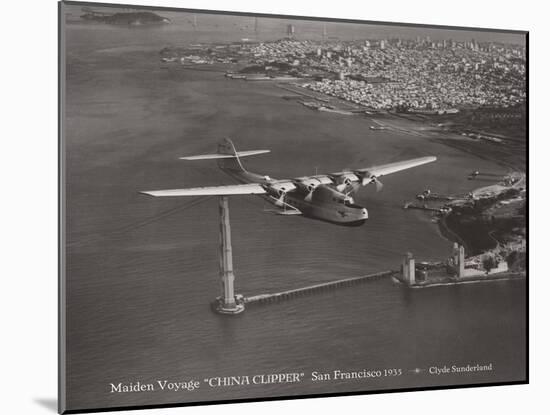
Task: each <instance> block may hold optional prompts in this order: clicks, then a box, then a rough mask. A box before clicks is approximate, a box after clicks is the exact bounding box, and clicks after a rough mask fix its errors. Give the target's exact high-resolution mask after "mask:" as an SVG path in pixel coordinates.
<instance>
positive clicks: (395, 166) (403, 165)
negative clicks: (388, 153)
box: [356, 157, 437, 177]
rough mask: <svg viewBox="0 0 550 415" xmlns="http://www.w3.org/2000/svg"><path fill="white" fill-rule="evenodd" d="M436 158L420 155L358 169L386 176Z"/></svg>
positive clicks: (376, 175) (372, 174) (362, 171)
mask: <svg viewBox="0 0 550 415" xmlns="http://www.w3.org/2000/svg"><path fill="white" fill-rule="evenodd" d="M436 160H437V157H420V158H417V159H412V160H405V161H398V162H395V163H388V164H382V165H380V166H373V167H369V168H366V169H358V170H356V171H358V172H361V173H369V175H370V176H375V177H380V176H385V175H387V174H391V173H395V172H398V171H401V170H406V169H410V168H412V167H416V166H421V165H422V164H426V163H431V162H433V161H436Z"/></svg>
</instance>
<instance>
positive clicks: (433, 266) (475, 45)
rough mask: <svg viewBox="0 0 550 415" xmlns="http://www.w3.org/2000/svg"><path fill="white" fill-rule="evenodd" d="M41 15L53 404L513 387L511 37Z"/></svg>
mask: <svg viewBox="0 0 550 415" xmlns="http://www.w3.org/2000/svg"><path fill="white" fill-rule="evenodd" d="M59 24H60V32H59V35H60V45H59V47H60V51H59V52H60V67H59V73H60V160H61V162H60V247H59V252H60V373H59V376H60V390H59V405H60V406H59V410H60V412H62V413H70V412H86V411H90V410H102V409H103V410H112V409H131V408H143V407H163V406H179V405H188V404H195V403H212V402H234V401H248V400H266V399H275V398H287V399H291V398H304V397H312V396H328V395H331V396H334V395H343V394H344V395H345V394H357V393H370V392H375V391H401V390H403V391H405V390H411V389H415V390H417V389H430V388H446V387H461V386H476V385H500V384H516V383H526V382H527V330H528V327H527V317H526V315H527V314H526V307H527V294H526V293H527V245H526V241H527V232H528V229H527V200H528V197H527V162H528V160H527V146H528V141H527V136H528V135H527V121H528V111H527V65H528V51H527V47H528V45H527V35H528V34H527V32H520V31H507V30H500V29H499V30H497V29H476V28H458V27H444V26H426V25H410V24H398V23H380V22H378V23H377V22H363V21H351V20H350V21H346V20H336V19H330V18H311V17H293V16H270V15H255V14H249V13H227V12H215V11H204V10H187V9H169V8H150V7H140V6H130V5H125V6H121V5H109V4H94V3H79V2H71V1H68V2H61V3H59Z"/></svg>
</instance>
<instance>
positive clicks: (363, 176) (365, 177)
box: [356, 171, 384, 192]
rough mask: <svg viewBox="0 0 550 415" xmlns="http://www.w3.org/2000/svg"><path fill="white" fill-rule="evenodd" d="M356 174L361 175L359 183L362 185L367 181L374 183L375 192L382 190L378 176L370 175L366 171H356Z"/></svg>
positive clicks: (367, 182)
mask: <svg viewBox="0 0 550 415" xmlns="http://www.w3.org/2000/svg"><path fill="white" fill-rule="evenodd" d="M356 174H358V175H359V176H360V177H361V185H362V186H366V185H367V184H369V183H374V185H375V186H376V191H377V192H379V191H380V190H382V188H383V187H384V185H383V184H382V182H381V181H380V180H378V177H376V176H375V175H371V174H370V173H369V172H368V171H365V172H357V173H356Z"/></svg>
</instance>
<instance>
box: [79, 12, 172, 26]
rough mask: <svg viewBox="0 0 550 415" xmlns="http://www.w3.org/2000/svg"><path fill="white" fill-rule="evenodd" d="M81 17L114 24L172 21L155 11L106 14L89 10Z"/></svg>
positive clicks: (135, 24) (134, 24)
mask: <svg viewBox="0 0 550 415" xmlns="http://www.w3.org/2000/svg"><path fill="white" fill-rule="evenodd" d="M80 18H81V19H85V20H93V21H96V22H103V23H109V24H114V25H131V26H140V25H147V24H162V23H170V19H168V18H166V17H162V16H159V15H158V14H155V13H153V12H127V13H115V14H106V13H100V12H95V11H87V12H86V13H85V14H83V15H82V16H80Z"/></svg>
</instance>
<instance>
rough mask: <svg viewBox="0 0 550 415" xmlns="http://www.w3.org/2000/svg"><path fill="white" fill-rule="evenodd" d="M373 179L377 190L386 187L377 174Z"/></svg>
mask: <svg viewBox="0 0 550 415" xmlns="http://www.w3.org/2000/svg"><path fill="white" fill-rule="evenodd" d="M372 181H373V182H374V185H375V186H376V191H377V192H379V191H380V190H382V189H383V188H384V184H383V183H382V182H381V181H380V180H378V178H377V177H376V176H372Z"/></svg>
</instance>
